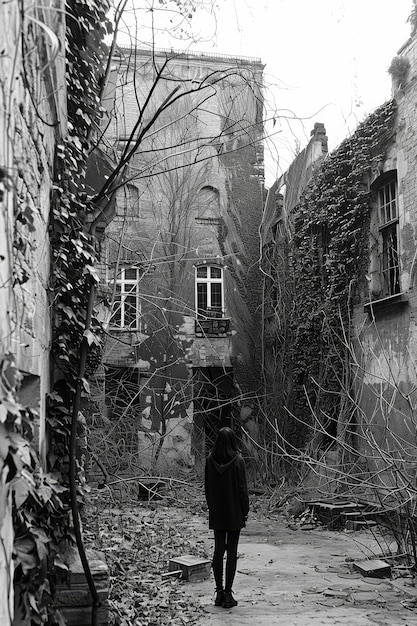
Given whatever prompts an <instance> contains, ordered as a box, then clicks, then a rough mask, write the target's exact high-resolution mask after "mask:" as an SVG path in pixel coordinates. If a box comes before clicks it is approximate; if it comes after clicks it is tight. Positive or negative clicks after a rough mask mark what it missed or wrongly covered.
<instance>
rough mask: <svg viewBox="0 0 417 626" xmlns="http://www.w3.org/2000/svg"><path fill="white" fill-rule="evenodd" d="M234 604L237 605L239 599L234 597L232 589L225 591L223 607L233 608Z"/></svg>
mask: <svg viewBox="0 0 417 626" xmlns="http://www.w3.org/2000/svg"><path fill="white" fill-rule="evenodd" d="M234 606H237V600H235V599H234V597H233V595H232V592H231V591H225V592H224V602H223V608H224V609H231V608H233V607H234Z"/></svg>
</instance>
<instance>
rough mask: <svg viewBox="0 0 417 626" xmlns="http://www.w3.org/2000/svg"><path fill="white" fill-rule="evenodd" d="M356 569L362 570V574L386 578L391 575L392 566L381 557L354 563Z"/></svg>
mask: <svg viewBox="0 0 417 626" xmlns="http://www.w3.org/2000/svg"><path fill="white" fill-rule="evenodd" d="M353 567H354V569H355V570H357V571H358V572H360V573H361V574H362V576H373V577H374V578H385V577H387V576H391V566H390V564H389V563H387V562H386V561H381V559H369V560H366V561H359V562H356V563H353Z"/></svg>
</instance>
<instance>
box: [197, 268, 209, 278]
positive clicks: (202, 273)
mask: <svg viewBox="0 0 417 626" xmlns="http://www.w3.org/2000/svg"><path fill="white" fill-rule="evenodd" d="M197 278H207V267H202V266H201V265H200V267H197Z"/></svg>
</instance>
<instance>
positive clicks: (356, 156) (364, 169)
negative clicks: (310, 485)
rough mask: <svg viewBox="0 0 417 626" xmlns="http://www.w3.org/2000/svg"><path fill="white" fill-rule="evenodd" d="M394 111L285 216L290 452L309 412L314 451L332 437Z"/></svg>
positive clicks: (349, 143) (372, 120) (364, 127)
mask: <svg viewBox="0 0 417 626" xmlns="http://www.w3.org/2000/svg"><path fill="white" fill-rule="evenodd" d="M395 110H396V105H395V103H394V102H393V101H390V102H388V103H386V104H384V105H383V106H382V107H380V108H379V109H378V110H377V111H375V112H374V113H373V114H372V115H370V116H369V117H368V118H367V119H366V120H365V121H364V122H363V123H362V124H361V125H360V126H359V127H358V129H357V131H356V132H355V134H354V135H353V136H352V137H351V138H349V139H347V140H345V141H344V142H343V143H342V144H341V145H340V147H339V148H338V149H337V150H335V151H334V152H333V153H332V154H331V155H330V156H329V157H328V158H327V159H325V160H324V161H323V162H322V164H321V165H320V166H319V168H318V170H317V171H316V174H315V176H314V177H313V179H312V181H311V183H310V184H309V186H308V187H307V188H306V190H305V191H304V193H303V195H302V197H301V200H300V203H299V204H298V206H297V207H296V208H295V210H294V212H293V214H292V216H291V217H290V221H291V225H290V227H291V231H292V241H291V245H290V249H291V252H290V256H289V260H290V269H289V270H288V271H289V275H287V276H286V280H287V284H290V285H291V287H290V288H289V293H287V294H286V297H287V298H288V297H289V298H291V302H292V305H291V315H290V316H289V317H288V323H287V328H286V329H285V335H286V337H288V338H289V341H286V342H285V345H286V346H288V347H287V349H286V355H285V358H284V362H285V367H286V368H287V371H286V374H285V373H284V383H283V384H284V386H285V388H287V389H290V392H289V394H288V395H287V396H286V398H285V399H284V402H285V406H284V405H281V406H280V408H279V410H280V412H282V414H283V415H288V414H290V415H292V416H294V417H295V420H291V421H292V425H293V429H292V430H291V433H290V434H289V433H286V434H285V438H286V440H287V441H289V442H290V444H291V445H293V446H295V447H296V448H303V447H305V445H306V444H308V443H309V439H310V438H311V432H312V430H311V428H310V426H311V415H312V412H313V413H314V415H315V416H319V418H320V420H321V421H322V426H323V428H322V430H321V434H320V435H319V439H318V440H317V441H315V442H314V445H315V446H318V447H320V446H322V445H326V443H327V444H328V443H329V441H327V442H326V437H325V436H324V434H323V433H324V431H326V432H327V433H329V435H330V436H331V437H333V436H335V435H336V432H337V420H338V418H339V416H340V411H341V403H342V402H343V394H342V393H341V392H342V389H343V388H345V389H346V387H345V386H344V385H346V380H344V377H345V375H346V358H347V354H346V348H345V344H346V335H347V336H348V335H349V332H350V315H351V310H352V305H353V304H354V303H355V302H357V301H358V298H360V297H361V293H362V294H363V293H364V291H365V289H366V279H365V275H366V272H367V269H368V264H369V220H370V208H371V195H370V189H369V179H370V174H371V171H372V169H373V168H376V167H377V164H378V163H379V162H380V161H381V160H382V159H383V157H384V153H385V146H386V142H387V139H389V137H390V133H389V130H390V128H391V127H392V123H393V120H394V116H395ZM277 271H280V270H279V268H278V269H277ZM288 278H289V280H288ZM280 341H282V337H281V338H280ZM285 376H287V380H285ZM288 377H290V380H288ZM312 410H313V411H312ZM345 410H346V414H347V415H348V414H349V407H348V406H346V407H345ZM294 424H296V426H295V427H294ZM319 430H320V429H319ZM316 432H317V430H316ZM323 439H324V441H323Z"/></svg>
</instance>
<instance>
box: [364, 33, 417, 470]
mask: <svg viewBox="0 0 417 626" xmlns="http://www.w3.org/2000/svg"><path fill="white" fill-rule="evenodd" d="M399 54H400V55H401V56H403V57H405V58H407V59H408V60H409V61H410V69H409V72H408V75H407V78H406V80H405V81H402V82H401V84H400V85H399V84H398V82H397V81H395V80H393V96H394V98H395V100H396V102H397V106H398V109H397V115H396V123H395V128H394V133H393V136H392V138H391V139H390V140H389V144H388V147H387V151H386V154H385V157H384V159H383V160H382V162H380V163H379V164H378V168H377V169H376V170H375V172H374V175H373V179H375V178H377V177H378V176H381V174H383V173H384V172H389V171H396V173H397V184H398V202H397V206H398V217H399V221H398V229H397V234H398V243H399V266H400V277H399V282H400V290H399V291H400V293H399V294H397V295H393V296H391V297H385V298H381V297H380V299H379V300H378V296H377V295H375V294H372V288H373V285H374V281H373V280H372V271H373V267H374V266H373V265H372V263H371V265H370V276H371V279H370V289H371V292H370V294H369V295H368V296H367V297H365V298H364V299H363V300H362V301H361V303H360V304H359V305H358V306H356V307H355V311H354V318H353V324H354V328H355V336H356V342H355V350H356V355H355V358H356V359H357V363H358V364H359V368H358V370H357V372H358V376H357V389H358V390H360V392H358V393H360V395H359V404H360V409H361V411H360V416H359V418H358V419H359V435H361V433H364V432H365V431H366V430H367V431H368V435H367V436H366V437H361V436H359V438H358V446H359V448H360V449H363V448H364V449H365V450H366V452H367V454H368V455H369V456H370V457H372V456H374V457H375V458H374V464H375V466H376V468H377V469H378V467H379V465H380V461H379V460H378V459H377V457H378V452H377V449H378V447H379V446H381V447H382V448H383V449H386V450H387V451H389V452H390V453H395V451H400V453H401V456H402V458H403V460H405V461H406V460H407V459H409V460H410V462H411V461H412V462H413V463H414V462H415V458H416V456H417V442H416V425H415V404H416V401H417V387H416V385H417V370H416V364H417V284H416V277H415V272H416V256H417V255H416V249H417V170H416V167H415V163H416V160H417V135H416V132H417V115H416V108H415V102H416V98H417V80H416V79H417V41H416V39H415V38H413V39H410V40H409V41H408V42H407V43H406V44H405V45H404V47H403V48H402V49H401V50H400V52H399ZM370 182H371V183H372V182H373V180H371V181H370ZM374 265H377V262H376V261H375V262H374ZM374 269H375V268H374ZM369 302H372V304H369ZM364 305H365V306H364ZM369 433H371V435H369ZM370 436H371V437H375V446H372V445H371V444H370Z"/></svg>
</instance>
